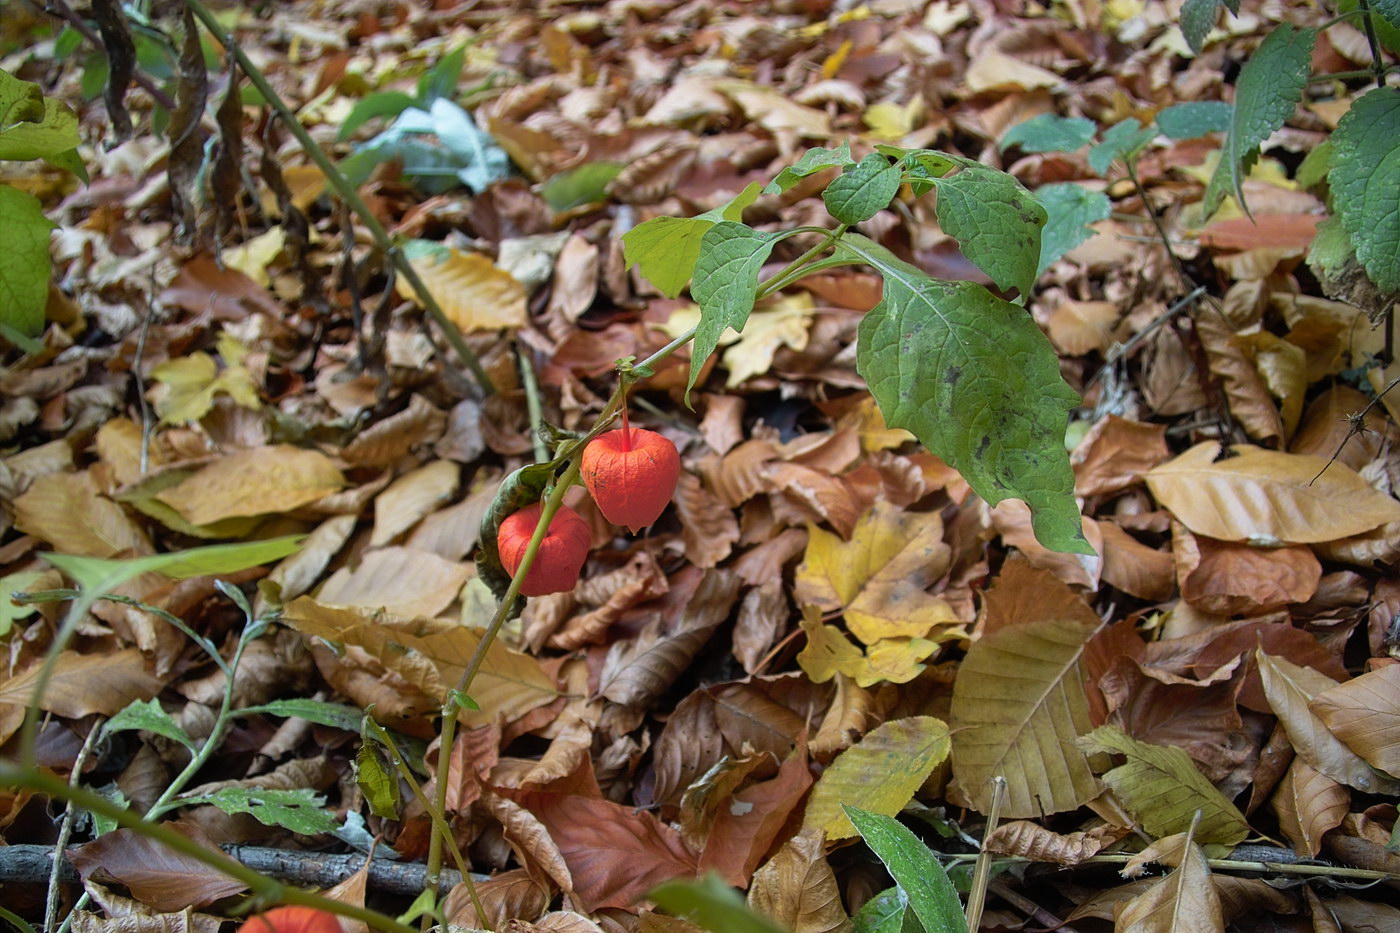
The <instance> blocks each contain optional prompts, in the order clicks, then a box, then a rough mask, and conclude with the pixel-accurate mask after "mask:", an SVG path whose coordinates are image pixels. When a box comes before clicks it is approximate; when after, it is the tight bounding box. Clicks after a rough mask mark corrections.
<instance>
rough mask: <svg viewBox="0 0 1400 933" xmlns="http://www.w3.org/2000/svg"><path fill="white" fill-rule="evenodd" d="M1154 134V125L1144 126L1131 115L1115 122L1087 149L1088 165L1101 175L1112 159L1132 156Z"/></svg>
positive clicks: (1151, 138)
mask: <svg viewBox="0 0 1400 933" xmlns="http://www.w3.org/2000/svg"><path fill="white" fill-rule="evenodd" d="M1156 135H1157V128H1156V127H1155V126H1149V127H1144V126H1143V125H1142V124H1141V123H1139V122H1138V121H1137V120H1136V119H1134V118H1133V117H1129V118H1128V119H1126V120H1122V121H1120V122H1118V123H1115V124H1113V126H1111V127H1110V128H1109V129H1108V130H1107V132H1105V133H1104V134H1103V141H1102V142H1101V143H1099V144H1098V145H1097V146H1095V147H1094V148H1092V149H1090V150H1089V167H1090V168H1091V169H1093V170H1094V171H1096V172H1098V173H1099V174H1100V175H1102V174H1104V173H1105V172H1107V171H1108V167H1109V166H1110V165H1112V164H1113V160H1114V159H1124V160H1127V159H1132V158H1134V157H1135V156H1136V155H1137V154H1138V152H1140V151H1141V150H1142V147H1143V146H1146V145H1147V144H1148V143H1150V142H1152V140H1153V138H1154V137H1155V136H1156Z"/></svg>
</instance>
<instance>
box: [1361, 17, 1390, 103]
mask: <svg viewBox="0 0 1400 933" xmlns="http://www.w3.org/2000/svg"><path fill="white" fill-rule="evenodd" d="M1357 2H1358V7H1357V8H1358V9H1359V10H1360V11H1361V26H1362V28H1363V29H1364V30H1365V32H1366V44H1367V45H1369V46H1370V47H1371V73H1372V74H1373V75H1375V76H1376V87H1385V70H1386V69H1385V59H1383V58H1381V43H1380V40H1379V39H1378V38H1377V37H1376V24H1375V21H1374V20H1373V19H1372V13H1371V2H1370V0H1357Z"/></svg>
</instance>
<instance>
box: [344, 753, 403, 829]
mask: <svg viewBox="0 0 1400 933" xmlns="http://www.w3.org/2000/svg"><path fill="white" fill-rule="evenodd" d="M355 784H356V786H358V787H359V788H360V792H361V793H363V794H364V795H365V801H366V802H367V803H368V804H369V812H370V813H373V814H374V815H375V816H379V817H383V818H385V819H390V820H393V819H398V816H399V804H400V803H402V801H403V796H402V794H403V792H402V789H401V788H400V787H399V776H398V774H397V773H395V771H394V769H393V768H391V767H389V764H388V762H386V761H385V760H384V756H383V755H381V754H380V751H379V749H378V748H377V747H376V746H375V745H374V744H373V743H372V742H368V741H365V742H362V743H361V744H360V750H359V751H358V752H357V753H356V754H355Z"/></svg>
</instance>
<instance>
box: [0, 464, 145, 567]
mask: <svg viewBox="0 0 1400 933" xmlns="http://www.w3.org/2000/svg"><path fill="white" fill-rule="evenodd" d="M14 510H15V526H16V527H17V528H19V530H21V531H23V532H25V533H26V534H31V535H33V536H34V537H36V538H39V539H41V540H43V541H47V542H48V543H49V544H51V545H53V548H54V550H56V551H58V552H59V553H60V554H78V555H82V556H84V557H104V558H105V557H116V556H118V555H120V554H123V553H131V554H133V555H136V556H140V555H144V554H150V553H151V543H150V540H149V539H148V538H147V537H146V533H145V532H144V531H142V530H141V527H140V526H139V525H137V524H136V523H135V522H134V521H132V520H131V518H130V516H128V515H127V514H126V512H125V511H124V510H123V509H122V507H121V506H119V505H117V504H116V503H115V502H113V501H112V500H111V499H108V498H107V497H105V496H103V495H101V494H100V493H99V491H98V488H97V482H96V481H95V480H94V479H93V476H92V473H91V471H88V470H85V471H83V472H82V473H50V474H49V475H47V476H41V477H39V478H37V479H35V480H34V482H33V483H31V484H30V486H29V489H28V491H27V492H25V493H24V494H23V495H22V496H20V497H19V498H17V499H15V500H14Z"/></svg>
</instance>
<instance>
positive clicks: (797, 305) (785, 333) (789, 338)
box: [724, 292, 813, 389]
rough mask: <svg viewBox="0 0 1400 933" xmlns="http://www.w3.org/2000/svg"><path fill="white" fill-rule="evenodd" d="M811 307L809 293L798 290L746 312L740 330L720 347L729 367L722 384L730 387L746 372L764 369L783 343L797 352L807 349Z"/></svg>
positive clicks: (745, 376)
mask: <svg viewBox="0 0 1400 933" xmlns="http://www.w3.org/2000/svg"><path fill="white" fill-rule="evenodd" d="M812 308H813V303H812V296H811V294H810V293H809V292H798V293H796V294H795V295H791V296H789V297H787V298H784V299H782V300H781V301H778V302H776V303H775V304H773V305H772V306H771V307H768V308H764V309H762V310H758V311H755V312H753V313H752V314H750V315H749V322H748V324H746V325H745V326H744V332H743V333H742V334H740V335H739V339H738V340H736V341H735V342H734V345H733V346H732V347H730V348H729V349H728V350H725V351H724V366H725V368H726V369H728V370H729V378H728V379H726V380H725V382H724V384H725V385H726V386H728V387H729V388H731V389H732V388H734V387H735V386H738V385H741V384H742V383H743V382H744V380H746V379H748V378H749V377H750V376H761V375H763V374H764V373H766V372H768V370H769V369H770V368H772V366H773V354H775V353H777V352H778V348H779V347H783V346H787V347H791V348H792V349H794V350H797V351H799V352H800V351H802V350H805V349H807V331H808V328H810V327H811V326H812Z"/></svg>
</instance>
